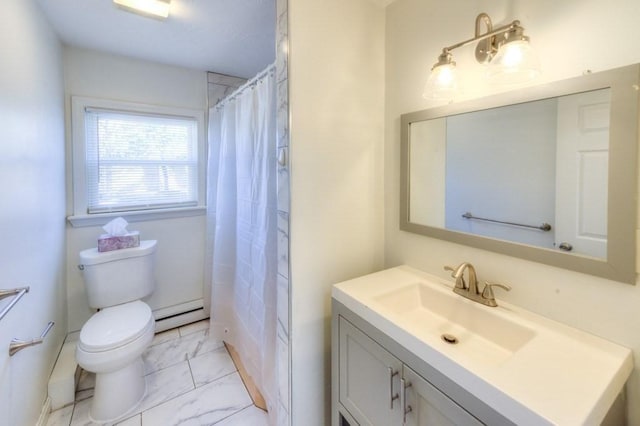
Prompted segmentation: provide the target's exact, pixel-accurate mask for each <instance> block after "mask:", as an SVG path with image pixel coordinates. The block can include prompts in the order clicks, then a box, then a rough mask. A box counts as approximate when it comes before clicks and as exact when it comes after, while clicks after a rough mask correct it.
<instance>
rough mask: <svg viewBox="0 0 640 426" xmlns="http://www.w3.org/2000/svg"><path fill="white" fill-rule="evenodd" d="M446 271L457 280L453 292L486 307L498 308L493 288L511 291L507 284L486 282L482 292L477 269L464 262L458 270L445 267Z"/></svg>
mask: <svg viewBox="0 0 640 426" xmlns="http://www.w3.org/2000/svg"><path fill="white" fill-rule="evenodd" d="M465 269H466V270H467V275H468V276H469V284H468V285H467V283H466V282H465V280H464V271H465ZM444 270H445V271H451V277H452V278H455V279H456V285H455V286H454V287H453V291H454V293H456V294H459V295H460V296H463V297H466V298H467V299H471V300H473V301H474V302H478V303H482V304H483V305H486V306H491V307H496V306H498V303H496V298H495V296H494V295H493V287H500V288H503V289H505V290H507V291H509V290H511V287H510V286H508V285H506V284H498V283H490V282H488V281H485V282H484V288H483V289H482V292H480V290H479V289H478V278H477V275H476V268H474V267H473V265H472V264H471V263H469V262H463V263H461V264H460V265H458V267H457V268H452V267H451V266H445V267H444Z"/></svg>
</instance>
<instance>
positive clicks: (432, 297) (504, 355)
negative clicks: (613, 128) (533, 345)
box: [374, 282, 535, 364]
mask: <svg viewBox="0 0 640 426" xmlns="http://www.w3.org/2000/svg"><path fill="white" fill-rule="evenodd" d="M374 300H376V301H377V302H378V303H379V304H380V306H381V308H382V310H383V311H385V312H387V313H388V315H389V316H391V317H394V318H395V319H396V321H397V322H398V323H399V324H401V325H402V326H404V327H405V328H406V329H407V330H408V331H411V332H412V333H413V334H416V335H417V336H420V337H424V338H427V337H431V339H429V340H433V339H435V340H436V341H438V339H440V342H439V343H440V344H441V346H455V348H452V350H455V351H456V352H457V353H458V354H459V355H460V356H463V357H468V358H474V359H475V360H476V361H478V362H482V363H489V364H498V363H501V362H503V361H505V360H506V359H508V358H509V357H510V356H511V355H512V354H513V353H514V352H515V351H517V350H518V349H520V348H521V347H522V346H523V345H525V344H526V343H527V342H529V341H530V340H531V339H532V338H533V337H534V336H535V333H534V331H533V330H531V329H529V328H527V327H525V326H522V325H520V324H516V323H514V322H513V321H510V320H509V318H507V317H505V316H504V315H502V316H501V315H499V313H498V312H499V311H495V310H493V309H492V308H487V307H485V306H483V305H480V304H478V303H476V302H473V301H471V300H467V299H465V298H463V297H460V296H459V295H457V294H455V293H453V292H452V291H451V290H445V289H441V288H438V287H435V286H429V285H426V284H425V283H420V282H417V283H414V284H409V285H407V286H404V287H400V288H398V289H395V290H393V291H390V292H387V293H383V294H381V295H378V296H376V297H374Z"/></svg>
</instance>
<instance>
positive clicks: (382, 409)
mask: <svg viewBox="0 0 640 426" xmlns="http://www.w3.org/2000/svg"><path fill="white" fill-rule="evenodd" d="M336 323H337V327H338V331H337V332H335V330H334V342H335V341H336V340H337V342H338V348H334V353H335V352H337V367H338V368H337V369H336V370H337V371H338V372H339V373H338V374H337V383H334V392H336V391H337V400H338V401H337V403H335V404H334V405H337V406H334V409H333V410H334V415H333V417H334V423H333V424H334V426H346V425H349V426H356V425H360V426H378V425H379V426H382V425H384V426H387V425H389V426H391V425H398V426H401V425H410V426H426V425H429V426H448V425H455V426H466V425H481V424H482V423H481V422H479V421H478V420H477V419H476V418H475V417H473V416H472V415H470V414H469V413H468V412H467V411H465V410H464V409H463V408H461V407H460V406H459V405H458V404H456V403H455V402H454V401H452V400H451V399H450V398H449V397H447V396H446V395H445V394H443V393H442V392H440V391H439V390H438V389H437V388H436V387H434V386H433V385H432V384H431V383H429V382H428V381H427V380H425V379H424V378H423V377H422V376H420V375H419V374H418V373H416V372H415V371H414V370H412V369H411V368H410V367H409V366H408V365H406V364H404V363H403V362H402V361H400V359H398V358H397V357H396V356H394V355H393V354H392V353H391V352H389V351H388V350H386V349H385V348H384V347H382V346H381V345H380V344H378V343H377V342H376V341H374V340H373V339H372V338H371V337H369V336H368V335H367V334H365V333H364V332H363V331H361V330H360V329H358V328H357V327H356V326H355V325H353V324H352V323H351V322H349V321H348V320H347V319H345V318H344V317H343V316H340V315H338V317H337V319H336V320H335V321H334V324H336ZM335 337H337V339H335ZM335 358H336V357H334V362H335V361H336V359H335ZM334 373H335V370H334ZM335 378H336V374H334V379H335ZM336 388H337V389H336ZM336 410H337V411H336ZM345 411H346V413H345Z"/></svg>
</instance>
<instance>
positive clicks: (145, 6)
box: [113, 0, 171, 19]
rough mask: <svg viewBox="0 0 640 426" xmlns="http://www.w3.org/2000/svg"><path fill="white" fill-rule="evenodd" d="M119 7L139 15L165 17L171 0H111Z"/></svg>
mask: <svg viewBox="0 0 640 426" xmlns="http://www.w3.org/2000/svg"><path fill="white" fill-rule="evenodd" d="M113 2H114V3H115V4H116V5H118V6H119V7H121V8H123V9H125V10H127V11H129V12H134V13H137V14H139V15H144V16H150V17H152V18H162V19H166V18H167V17H168V16H169V6H170V5H171V4H170V3H171V0H113Z"/></svg>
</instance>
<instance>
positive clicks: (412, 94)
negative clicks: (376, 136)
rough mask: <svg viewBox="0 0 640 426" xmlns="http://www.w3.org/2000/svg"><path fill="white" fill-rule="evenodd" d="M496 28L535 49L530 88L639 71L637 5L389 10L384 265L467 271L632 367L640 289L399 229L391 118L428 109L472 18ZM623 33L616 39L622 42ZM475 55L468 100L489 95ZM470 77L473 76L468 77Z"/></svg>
mask: <svg viewBox="0 0 640 426" xmlns="http://www.w3.org/2000/svg"><path fill="white" fill-rule="evenodd" d="M480 12H488V13H489V15H490V16H491V17H492V18H493V20H494V24H502V23H506V22H509V21H511V20H512V19H520V20H521V21H522V24H523V26H524V27H525V28H526V32H527V34H528V35H529V36H530V37H531V41H532V45H533V46H534V47H536V49H537V51H538V53H539V56H540V60H541V62H542V67H543V76H542V77H541V79H540V80H539V81H538V82H536V83H535V84H539V83H541V82H544V81H553V80H560V79H564V78H569V77H574V76H578V75H581V74H582V73H583V71H584V70H586V69H591V70H593V71H599V70H605V69H610V68H615V67H619V66H624V65H628V64H632V63H636V62H640V49H638V47H637V40H639V39H640V26H639V25H638V19H640V2H638V1H637V0H610V1H606V0H566V1H562V2H558V1H554V0H540V1H535V2H532V1H506V0H503V1H488V0H487V1H473V2H470V1H468V0H450V1H447V2H442V1H436V0H397V1H396V2H395V3H393V4H392V5H390V6H389V7H388V8H387V21H386V24H387V27H386V31H387V39H386V43H387V46H386V54H387V58H386V91H387V96H386V129H385V131H386V138H385V193H386V199H385V223H386V225H385V260H386V266H388V267H391V266H394V265H398V264H409V265H411V266H414V267H417V268H419V269H422V270H425V271H428V272H431V273H435V274H439V275H441V276H442V277H446V276H447V275H446V274H445V273H444V271H443V270H442V266H443V265H445V264H456V263H458V262H462V261H470V262H472V263H474V264H475V265H476V267H477V269H478V273H479V276H480V277H479V278H480V279H483V280H490V281H495V282H506V283H510V284H511V285H512V286H513V290H512V291H511V292H509V293H501V294H500V295H499V296H498V297H499V298H501V299H504V300H506V301H508V302H511V303H514V304H516V305H520V306H522V307H524V308H526V309H529V310H531V311H534V312H538V313H540V314H542V315H545V316H547V317H550V318H553V319H555V320H558V321H561V322H563V323H566V324H569V325H571V326H574V327H577V328H579V329H583V330H585V331H588V332H590V333H593V334H596V335H599V336H602V337H604V338H607V339H610V340H612V341H614V342H617V343H619V344H622V345H625V346H627V347H630V348H632V349H633V351H634V355H635V359H636V362H640V315H638V308H639V307H640V285H636V286H631V285H627V284H620V283H616V282H611V281H608V280H604V279H601V278H596V277H592V276H587V275H582V274H579V273H576V272H570V271H565V270H562V269H557V268H553V267H550V266H545V265H541V264H536V263H532V262H527V261H524V260H520V259H515V258H511V257H508V256H504V255H499V254H494V253H490V252H486V251H482V250H477V249H473V248H469V247H464V246H459V245H455V244H450V243H447V242H444V241H439V240H435V239H430V238H427V237H423V236H419V235H414V234H410V233H406V232H401V231H399V230H398V221H399V217H398V203H399V175H400V171H399V167H400V152H399V146H400V144H399V135H400V127H399V126H400V124H399V116H400V114H402V113H406V112H410V111H415V110H420V109H424V108H427V107H429V106H432V105H431V104H429V102H427V101H425V100H423V99H422V98H421V93H422V88H423V86H424V83H425V81H426V77H427V72H428V69H429V68H430V67H431V66H432V65H433V63H434V62H435V60H436V57H437V55H438V54H439V52H440V51H441V49H442V47H444V46H446V45H450V44H452V43H455V42H457V41H461V40H463V39H467V38H470V37H471V36H472V35H473V30H474V20H475V17H476V15H477V14H478V13H480ZM621 29H624V30H623V31H622V33H623V34H624V36H622V37H620V36H619V34H621V32H620V31H621ZM472 58H473V47H468V48H462V49H460V51H459V53H458V52H457V51H456V55H455V60H456V61H457V63H458V66H459V69H460V70H461V71H463V75H464V76H465V77H467V78H468V81H471V82H472V83H471V84H468V85H467V89H469V90H468V92H467V93H466V95H465V96H466V97H477V96H481V95H486V94H489V93H491V89H490V88H489V87H487V86H484V85H481V84H480V78H479V76H475V74H478V75H479V74H481V73H480V72H479V71H480V68H479V66H478V65H476V64H475V63H474V60H473V59H472ZM472 73H475V74H474V75H472ZM627 389H628V399H629V403H628V415H629V424H632V425H639V424H640V404H638V400H640V374H639V371H638V369H637V368H636V370H634V372H633V373H632V376H631V379H630V381H629V383H628V386H627Z"/></svg>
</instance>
